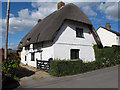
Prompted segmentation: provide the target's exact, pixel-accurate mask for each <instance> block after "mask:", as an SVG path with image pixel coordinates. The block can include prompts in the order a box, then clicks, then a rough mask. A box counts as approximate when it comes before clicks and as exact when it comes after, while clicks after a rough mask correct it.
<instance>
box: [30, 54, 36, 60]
mask: <svg viewBox="0 0 120 90" xmlns="http://www.w3.org/2000/svg"><path fill="white" fill-rule="evenodd" d="M34 54H35V53H31V61H35V59H34Z"/></svg>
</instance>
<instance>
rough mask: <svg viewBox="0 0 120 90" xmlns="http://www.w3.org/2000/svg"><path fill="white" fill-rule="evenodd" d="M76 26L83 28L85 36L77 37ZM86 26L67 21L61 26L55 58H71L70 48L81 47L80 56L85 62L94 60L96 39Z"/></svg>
mask: <svg viewBox="0 0 120 90" xmlns="http://www.w3.org/2000/svg"><path fill="white" fill-rule="evenodd" d="M76 27H79V28H83V33H84V38H76ZM89 32H90V30H89V28H88V27H86V26H82V25H77V24H74V23H72V22H70V23H69V22H66V23H64V24H63V26H62V27H61V29H60V31H59V33H58V35H57V37H56V38H55V40H54V42H55V44H54V58H55V59H70V50H71V49H79V50H80V51H79V58H80V59H82V60H83V61H84V62H88V61H94V60H95V55H94V49H93V44H96V43H95V40H94V38H93V35H92V34H89Z"/></svg>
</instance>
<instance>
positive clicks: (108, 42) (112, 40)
mask: <svg viewBox="0 0 120 90" xmlns="http://www.w3.org/2000/svg"><path fill="white" fill-rule="evenodd" d="M97 33H98V35H99V37H100V40H101V42H102V44H103V46H112V45H120V43H119V42H120V39H119V37H118V36H116V34H114V33H112V32H110V31H107V30H105V29H104V28H102V27H100V28H99V29H98V30H97ZM117 38H118V39H117Z"/></svg>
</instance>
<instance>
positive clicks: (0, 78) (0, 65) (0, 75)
mask: <svg viewBox="0 0 120 90" xmlns="http://www.w3.org/2000/svg"><path fill="white" fill-rule="evenodd" d="M1 68H2V64H1V63H0V90H1V89H2V72H1Z"/></svg>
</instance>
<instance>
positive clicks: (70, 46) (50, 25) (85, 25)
mask: <svg viewBox="0 0 120 90" xmlns="http://www.w3.org/2000/svg"><path fill="white" fill-rule="evenodd" d="M94 44H97V45H98V47H99V48H102V44H101V41H100V39H99V36H98V35H97V33H96V31H95V29H94V27H93V25H92V23H91V21H90V20H89V18H88V17H87V16H86V15H85V14H84V13H83V12H82V11H81V10H80V8H78V7H77V6H76V5H74V4H72V3H70V4H67V5H65V3H63V2H60V3H58V9H57V10H56V11H55V12H53V13H52V14H50V15H48V16H47V17H46V18H44V19H43V20H38V23H37V25H36V26H35V27H34V28H33V29H32V30H31V31H30V32H29V33H28V34H27V35H26V36H25V37H24V38H23V39H22V40H21V42H20V43H19V45H18V49H21V62H22V63H24V64H28V65H30V66H33V67H36V59H38V60H49V59H50V58H53V59H61V60H62V59H82V60H83V61H84V62H88V61H94V60H95V55H94V49H93V45H94Z"/></svg>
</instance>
